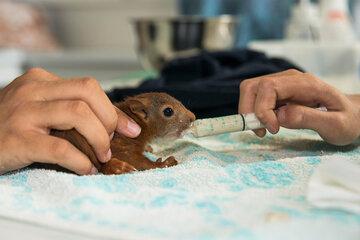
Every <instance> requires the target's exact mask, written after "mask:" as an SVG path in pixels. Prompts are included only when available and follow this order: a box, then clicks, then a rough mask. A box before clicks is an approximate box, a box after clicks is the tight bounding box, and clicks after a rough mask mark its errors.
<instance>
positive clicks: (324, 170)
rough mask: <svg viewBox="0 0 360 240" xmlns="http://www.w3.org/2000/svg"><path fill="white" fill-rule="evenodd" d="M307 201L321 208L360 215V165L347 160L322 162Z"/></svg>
mask: <svg viewBox="0 0 360 240" xmlns="http://www.w3.org/2000/svg"><path fill="white" fill-rule="evenodd" d="M359 157H360V156H359ZM307 199H308V200H309V202H310V203H312V204H313V205H314V206H317V207H320V208H334V209H343V210H346V211H349V212H354V213H357V214H360V165H359V164H356V163H353V162H350V161H348V160H346V159H330V160H328V161H326V162H322V163H321V164H320V165H319V167H317V168H316V170H315V172H314V174H313V175H312V177H311V179H310V181H309V187H308V195H307Z"/></svg>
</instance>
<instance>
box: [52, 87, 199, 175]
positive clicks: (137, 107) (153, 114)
mask: <svg viewBox="0 0 360 240" xmlns="http://www.w3.org/2000/svg"><path fill="white" fill-rule="evenodd" d="M114 105H115V106H116V107H117V108H119V109H120V110H121V111H123V112H124V113H126V114H127V115H128V116H129V117H130V118H132V119H133V120H134V121H135V122H136V123H137V124H138V125H139V126H140V127H141V133H140V135H139V136H138V137H136V138H128V137H125V136H123V135H120V134H118V133H115V134H114V137H113V139H112V140H111V146H110V148H111V152H112V158H111V160H110V161H109V162H107V163H100V162H99V161H98V159H97V157H96V154H95V153H94V151H93V149H92V147H91V146H90V145H89V144H88V142H87V141H86V139H85V138H84V137H83V136H82V135H81V134H80V133H79V132H77V131H76V130H75V129H71V130H65V131H59V130H52V131H51V134H52V135H54V136H57V137H61V138H64V139H66V140H68V141H69V142H71V143H72V144H73V145H74V146H75V147H77V148H78V149H79V150H80V151H82V152H83V153H84V154H86V155H87V156H88V157H89V159H90V160H91V162H92V163H93V164H94V166H95V167H96V168H97V169H98V170H99V172H101V173H103V174H122V173H126V172H131V171H134V170H147V169H152V168H164V167H170V166H174V165H176V164H177V161H176V160H175V158H174V157H173V156H170V157H168V158H167V159H166V160H165V161H162V159H161V158H159V159H158V160H157V161H156V162H154V161H151V160H149V159H148V158H147V157H145V156H144V155H143V153H144V151H145V150H146V148H147V147H148V144H149V143H150V142H151V141H153V140H156V139H165V140H171V139H175V138H177V137H179V136H180V135H181V133H182V132H183V131H184V130H186V129H187V128H188V127H189V126H190V124H191V122H193V121H194V120H195V115H194V114H193V113H192V112H190V111H189V110H188V109H186V108H185V107H184V105H182V104H181V103H180V102H179V101H178V100H176V99H175V98H173V97H171V96H170V95H168V94H166V93H143V94H139V95H136V96H133V97H128V98H126V99H125V100H124V101H122V102H119V103H116V104H114Z"/></svg>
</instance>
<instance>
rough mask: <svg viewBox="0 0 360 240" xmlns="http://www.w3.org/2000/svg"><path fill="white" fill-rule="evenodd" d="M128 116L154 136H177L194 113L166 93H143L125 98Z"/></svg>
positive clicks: (186, 125)
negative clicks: (129, 113)
mask: <svg viewBox="0 0 360 240" xmlns="http://www.w3.org/2000/svg"><path fill="white" fill-rule="evenodd" d="M124 102H125V104H126V105H127V106H128V107H129V111H130V112H131V115H130V117H133V118H134V120H135V121H136V122H137V123H138V124H139V125H140V127H142V130H144V131H146V132H147V133H148V134H151V135H153V136H152V137H154V138H166V139H167V138H170V139H171V138H177V137H179V136H180V135H181V133H182V132H183V131H184V130H186V129H187V128H189V126H190V124H191V123H192V122H193V121H195V115H194V114H193V113H192V112H191V111H189V110H188V109H187V108H186V107H185V106H184V105H183V104H182V103H181V102H179V101H178V100H176V99H175V98H173V97H171V96H170V95H168V94H166V93H155V92H152V93H143V94H139V95H136V96H134V97H128V98H126V99H125V101H124Z"/></svg>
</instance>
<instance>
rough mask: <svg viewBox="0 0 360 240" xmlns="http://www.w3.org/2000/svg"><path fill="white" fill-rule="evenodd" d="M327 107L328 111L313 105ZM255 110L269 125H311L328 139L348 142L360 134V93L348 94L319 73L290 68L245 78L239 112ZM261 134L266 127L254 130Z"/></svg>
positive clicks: (272, 129) (276, 127)
mask: <svg viewBox="0 0 360 240" xmlns="http://www.w3.org/2000/svg"><path fill="white" fill-rule="evenodd" d="M318 106H324V107H326V108H327V110H328V111H327V112H324V111H319V110H317V109H314V108H316V107H318ZM275 110H276V111H275ZM251 112H254V113H255V115H256V116H257V117H258V118H259V120H260V121H261V122H262V123H263V124H264V126H266V129H267V130H268V131H269V132H270V133H272V134H276V133H277V132H278V131H279V128H280V126H281V127H285V128H290V129H312V130H314V131H316V132H317V133H318V134H319V135H320V136H321V137H322V138H323V139H324V140H325V141H326V142H328V143H330V144H334V145H347V144H350V143H352V142H353V141H354V140H356V139H357V138H358V137H359V136H360V121H359V120H360V96H359V95H348V96H347V95H345V94H343V93H341V92H340V91H339V90H337V89H336V88H334V87H332V86H330V85H328V84H326V83H325V82H323V81H321V80H320V79H318V78H317V77H315V76H313V75H311V74H309V73H302V72H299V71H297V70H288V71H285V72H280V73H276V74H271V75H266V76H262V77H257V78H253V79H248V80H246V81H243V82H242V83H241V85H240V100H239V113H251ZM254 132H255V134H256V135H257V136H259V137H263V136H265V134H266V130H265V129H258V130H256V131H254Z"/></svg>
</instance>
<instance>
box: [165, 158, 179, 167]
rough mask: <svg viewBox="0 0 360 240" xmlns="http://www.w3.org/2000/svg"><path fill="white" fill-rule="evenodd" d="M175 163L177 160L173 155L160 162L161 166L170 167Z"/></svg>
mask: <svg viewBox="0 0 360 240" xmlns="http://www.w3.org/2000/svg"><path fill="white" fill-rule="evenodd" d="M177 164H178V162H177V161H176V159H175V157H174V156H170V157H168V158H167V159H166V160H165V161H163V162H162V165H163V167H172V166H175V165H177Z"/></svg>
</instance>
